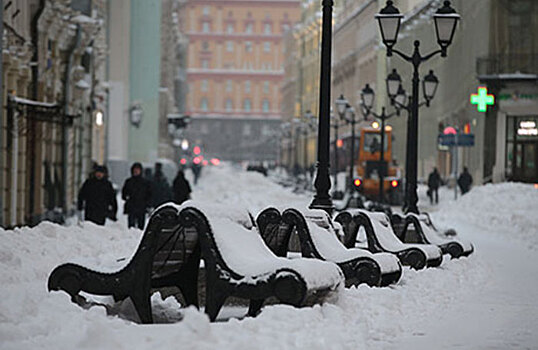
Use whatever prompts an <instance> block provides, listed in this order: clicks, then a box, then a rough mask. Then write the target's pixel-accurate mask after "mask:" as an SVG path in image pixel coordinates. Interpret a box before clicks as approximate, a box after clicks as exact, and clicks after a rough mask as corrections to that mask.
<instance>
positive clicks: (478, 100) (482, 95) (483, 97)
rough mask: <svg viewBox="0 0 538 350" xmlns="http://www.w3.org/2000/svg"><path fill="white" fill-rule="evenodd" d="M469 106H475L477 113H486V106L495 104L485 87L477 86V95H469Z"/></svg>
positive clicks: (493, 98)
mask: <svg viewBox="0 0 538 350" xmlns="http://www.w3.org/2000/svg"><path fill="white" fill-rule="evenodd" d="M471 104H473V105H477V110H478V111H479V112H486V111H487V110H488V106H493V104H495V96H493V95H491V94H488V89H487V88H486V87H485V86H479V87H478V93H477V94H471Z"/></svg>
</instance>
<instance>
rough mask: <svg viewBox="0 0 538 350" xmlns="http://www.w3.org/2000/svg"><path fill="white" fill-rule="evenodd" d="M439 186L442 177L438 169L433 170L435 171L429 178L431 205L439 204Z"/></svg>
mask: <svg viewBox="0 0 538 350" xmlns="http://www.w3.org/2000/svg"><path fill="white" fill-rule="evenodd" d="M439 186H441V176H440V175H439V172H438V171H437V168H433V171H432V172H431V173H430V175H429V176H428V197H430V204H433V203H434V201H435V204H437V203H439Z"/></svg>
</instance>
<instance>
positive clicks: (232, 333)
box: [0, 166, 538, 350]
mask: <svg viewBox="0 0 538 350" xmlns="http://www.w3.org/2000/svg"><path fill="white" fill-rule="evenodd" d="M207 170H209V171H207ZM505 186H506V187H505ZM520 186H523V187H520ZM533 191H535V190H534V189H533V188H532V187H528V186H524V185H513V184H504V185H496V186H491V187H490V186H485V187H483V188H475V189H473V191H472V192H471V193H469V194H468V195H466V196H464V197H463V198H462V199H461V200H460V201H458V202H456V203H454V204H447V205H446V207H444V208H443V210H441V211H439V212H438V213H437V216H438V217H439V218H440V219H443V221H442V222H443V223H448V224H450V223H452V222H458V226H457V227H456V228H457V230H458V234H459V235H461V236H462V237H464V238H469V239H471V240H472V242H473V244H474V245H475V247H476V248H477V250H476V252H475V253H474V254H473V255H471V256H470V257H469V258H468V259H460V260H450V259H444V261H443V264H442V265H441V267H440V268H435V269H426V270H421V271H412V270H410V269H408V268H404V274H403V277H402V280H401V281H400V282H399V283H398V285H396V286H392V287H390V288H369V287H367V286H360V287H359V288H352V289H345V290H340V291H339V293H338V299H337V300H330V301H329V302H328V303H325V304H324V305H322V306H319V305H316V306H314V307H306V308H302V309H295V308H293V307H290V306H284V305H274V306H267V307H265V308H264V309H263V310H262V313H261V314H260V315H259V316H258V317H256V318H245V319H242V320H239V319H235V318H231V319H229V320H226V318H227V317H223V318H224V319H223V320H225V321H226V322H216V323H209V320H208V318H207V316H206V315H205V314H204V313H203V312H202V311H198V310H196V309H194V308H188V309H180V308H179V305H178V303H177V302H176V301H175V300H174V299H173V298H168V299H166V300H162V299H161V297H160V295H158V294H156V295H153V298H152V306H153V315H154V318H155V320H156V322H157V323H164V324H158V325H139V324H137V323H134V322H131V321H130V320H133V319H136V314H135V312H134V310H133V308H132V305H131V304H130V301H129V300H126V301H124V302H122V303H120V304H115V305H112V303H111V301H110V300H108V301H106V300H105V299H106V298H102V299H103V301H101V302H102V303H104V304H108V305H107V306H106V307H103V306H94V307H91V308H90V309H88V310H85V309H82V308H81V307H79V306H78V305H75V304H73V303H71V302H70V298H69V297H68V296H67V294H65V293H63V292H53V293H49V292H48V291H47V278H48V275H49V273H50V272H51V271H52V269H53V268H54V267H55V266H57V265H59V264H61V263H64V262H68V261H73V259H74V258H76V260H77V261H80V262H82V263H84V264H86V265H88V266H96V267H100V268H110V269H112V268H115V267H117V266H119V265H121V264H123V263H125V261H126V260H122V261H120V262H118V261H117V259H118V258H125V259H127V260H128V259H129V256H130V255H131V254H133V252H134V250H135V249H136V248H137V246H138V243H139V240H140V238H141V231H139V230H128V229H126V227H125V223H124V221H125V218H124V217H122V218H120V221H118V222H116V223H109V224H107V226H106V227H99V226H96V225H93V224H91V223H88V222H86V223H84V226H83V227H79V226H76V225H74V226H69V227H62V226H58V225H55V224H50V223H42V224H40V225H38V226H37V227H34V228H21V229H16V230H13V231H6V230H2V229H0V296H1V298H0V348H1V349H17V350H21V349H44V350H53V349H54V350H62V349H70V350H71V349H114V350H121V349H157V348H171V349H175V348H185V349H195V350H197V349H238V350H240V349H248V350H251V349H275V348H278V349H283V350H284V349H309V350H316V349H359V348H361V349H362V348H371V349H377V348H384V349H385V348H394V349H396V348H398V349H401V348H403V349H406V348H422V349H432V348H435V349H439V348H456V347H458V348H532V347H534V346H535V345H536V344H538V332H537V328H536V327H537V326H536V325H537V324H538V306H537V305H536V299H537V298H538V295H537V294H538V293H537V291H538V285H537V283H538V282H537V281H536V279H535V278H534V279H533V278H529V276H536V275H537V274H538V264H537V263H536V262H537V261H538V257H537V252H536V250H527V249H524V248H523V247H522V246H521V245H516V244H512V242H507V241H506V239H504V238H505V237H506V236H500V234H501V233H499V235H491V232H492V231H503V230H505V229H506V234H509V235H512V236H516V235H517V236H521V237H522V232H524V231H525V230H526V231H525V232H527V234H530V232H532V229H533V228H536V227H537V225H536V221H535V220H536V219H535V218H533V217H531V215H530V213H531V211H532V209H533V207H534V210H536V208H537V205H536V199H535V197H536V195H535V193H536V192H533ZM532 194H534V196H533V195H532ZM193 197H195V199H196V200H197V201H205V202H208V203H212V204H213V205H214V204H219V203H220V204H225V205H227V207H228V208H230V210H231V211H235V214H233V215H231V216H230V217H228V219H232V217H233V218H237V217H239V216H240V215H243V214H241V213H244V211H243V209H249V210H251V211H252V212H253V213H254V214H257V210H260V209H262V208H264V207H266V206H268V205H271V204H274V205H277V206H280V207H282V206H302V207H303V208H304V207H305V206H306V205H307V204H308V203H309V202H310V200H311V198H310V197H309V196H298V195H294V194H292V193H290V191H289V190H287V189H283V188H281V187H279V186H277V185H275V184H273V183H271V182H270V181H269V180H268V179H267V178H264V177H263V176H262V175H260V174H257V173H245V172H241V171H238V170H236V169H234V168H232V167H227V166H224V167H219V168H213V169H204V173H203V174H202V178H201V179H200V183H199V185H198V186H195V187H194V193H193ZM523 203H526V205H524V204H523ZM527 206H529V207H527ZM509 208H510V210H509V211H508V212H509V213H511V214H506V213H504V214H503V215H499V218H500V219H498V220H497V219H494V218H496V217H497V216H496V215H495V213H499V212H500V211H502V210H507V209H509ZM215 211H216V212H218V210H216V209H215ZM503 216H504V217H505V218H506V222H502V217H503ZM435 219H436V218H434V221H435ZM232 220H233V219H232ZM439 221H441V220H439ZM436 222H437V221H436ZM527 226H528V227H527ZM247 253H248V252H245V254H247ZM501 255H502V257H503V258H502V259H499V257H500V256H501ZM109 299H110V298H109ZM234 310H235V309H233V308H230V307H226V308H225V309H224V310H223V312H222V314H228V315H229V314H232V313H234V314H236V315H244V314H245V313H246V308H245V309H240V310H239V311H237V310H235V311H234ZM232 311H233V312H232ZM107 313H108V314H112V315H116V316H107ZM179 320H181V321H179ZM417 345H421V346H417Z"/></svg>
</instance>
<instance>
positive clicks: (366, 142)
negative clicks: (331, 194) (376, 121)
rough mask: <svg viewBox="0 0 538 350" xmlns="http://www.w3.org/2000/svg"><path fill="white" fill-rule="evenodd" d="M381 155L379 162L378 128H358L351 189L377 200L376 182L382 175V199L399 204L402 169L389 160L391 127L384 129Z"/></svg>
mask: <svg viewBox="0 0 538 350" xmlns="http://www.w3.org/2000/svg"><path fill="white" fill-rule="evenodd" d="M384 139H385V141H384V152H383V153H384V155H383V160H382V161H381V160H380V158H381V154H380V153H381V132H380V130H379V129H374V128H363V129H361V138H360V142H359V145H360V149H359V158H358V162H357V177H356V178H355V179H353V184H354V186H355V189H356V190H357V191H359V193H361V194H362V195H363V196H365V197H366V198H368V199H371V200H374V201H375V200H379V181H380V175H381V174H383V193H384V197H385V198H384V202H385V203H390V204H393V205H399V204H402V202H403V182H402V172H401V170H400V168H399V167H398V166H397V165H396V163H395V161H393V160H392V130H391V129H390V128H386V130H385V137H384Z"/></svg>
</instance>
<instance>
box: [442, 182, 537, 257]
mask: <svg viewBox="0 0 538 350" xmlns="http://www.w3.org/2000/svg"><path fill="white" fill-rule="evenodd" d="M537 210H538V189H536V188H534V186H533V185H528V184H522V183H501V184H488V185H484V186H475V187H473V189H472V190H471V191H470V192H469V193H467V194H465V195H464V196H461V197H460V198H458V200H456V201H451V202H446V203H442V204H441V205H440V206H439V208H438V211H437V212H435V213H434V214H433V215H432V216H433V219H434V223H436V222H437V221H440V222H442V223H443V224H444V225H445V226H448V227H450V226H452V227H454V226H457V225H458V222H457V221H463V223H465V224H467V223H472V224H473V225H475V226H478V227H480V228H483V229H484V230H485V231H486V232H488V231H489V232H492V233H493V232H495V233H499V234H501V235H503V238H504V239H508V240H519V241H521V242H523V243H524V244H525V245H527V246H528V247H529V248H531V249H534V250H538V215H536V212H537ZM454 219H456V220H454Z"/></svg>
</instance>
